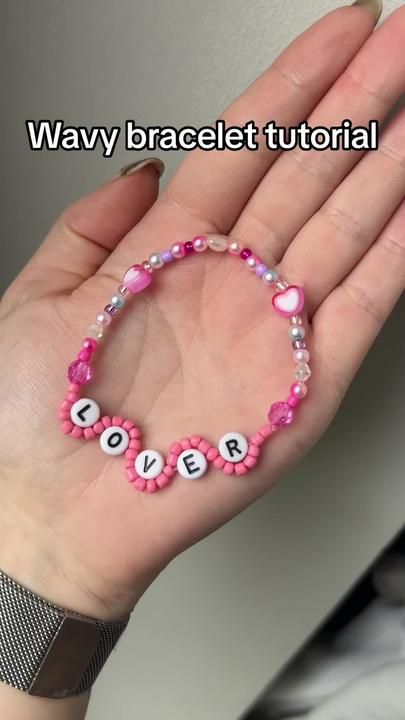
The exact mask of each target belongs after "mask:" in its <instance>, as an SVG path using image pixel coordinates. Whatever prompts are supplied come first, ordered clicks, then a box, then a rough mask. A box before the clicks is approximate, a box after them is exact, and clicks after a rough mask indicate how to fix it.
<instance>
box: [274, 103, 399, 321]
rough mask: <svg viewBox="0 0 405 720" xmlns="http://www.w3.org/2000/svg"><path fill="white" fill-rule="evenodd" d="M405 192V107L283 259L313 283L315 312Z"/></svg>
mask: <svg viewBox="0 0 405 720" xmlns="http://www.w3.org/2000/svg"><path fill="white" fill-rule="evenodd" d="M404 197H405V111H402V112H400V113H399V114H398V116H397V117H396V118H395V120H394V121H393V123H392V125H391V126H390V127H389V128H388V130H387V131H386V132H385V133H384V135H383V136H382V138H381V143H380V149H379V150H378V151H377V152H373V153H368V155H366V157H364V159H363V160H362V161H361V162H360V163H359V165H357V167H356V168H355V169H354V170H353V171H352V173H351V174H350V175H349V176H348V177H347V178H346V179H345V180H344V181H343V183H342V184H341V185H340V186H339V188H338V189H337V190H336V191H335V192H334V193H333V195H332V196H331V197H330V198H329V200H328V201H327V202H326V203H325V205H324V206H323V207H322V208H321V210H319V212H318V213H317V214H316V215H315V216H314V217H313V219H312V220H310V222H309V223H307V225H306V226H305V227H304V228H303V230H302V231H301V232H300V233H299V234H298V235H297V237H296V239H295V240H294V241H293V243H292V244H291V245H290V247H289V248H288V250H287V252H286V254H285V255H284V258H283V260H282V262H281V267H282V272H283V273H284V276H285V277H288V278H291V279H293V281H294V282H299V283H303V284H304V285H305V286H307V287H308V312H309V314H310V315H311V314H312V312H314V311H315V310H316V308H317V307H318V306H319V305H320V304H321V303H322V302H323V300H324V299H325V298H326V297H327V296H328V295H329V293H330V292H331V291H332V290H333V289H334V288H335V287H336V285H338V284H339V283H341V282H342V280H343V278H344V277H346V275H347V274H348V273H349V272H350V270H352V268H354V266H355V265H356V264H357V263H358V262H359V260H360V259H361V258H362V257H363V255H364V254H365V253H366V252H367V250H368V249H369V248H370V246H371V245H372V243H373V242H374V240H375V238H376V237H377V236H378V234H379V233H380V232H381V230H382V229H383V228H384V226H385V225H386V223H387V222H388V220H389V219H390V217H391V216H392V215H393V213H394V212H395V210H396V209H397V207H398V206H399V205H400V204H401V201H402V200H403V198H404Z"/></svg>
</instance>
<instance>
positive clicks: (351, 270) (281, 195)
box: [0, 7, 405, 619]
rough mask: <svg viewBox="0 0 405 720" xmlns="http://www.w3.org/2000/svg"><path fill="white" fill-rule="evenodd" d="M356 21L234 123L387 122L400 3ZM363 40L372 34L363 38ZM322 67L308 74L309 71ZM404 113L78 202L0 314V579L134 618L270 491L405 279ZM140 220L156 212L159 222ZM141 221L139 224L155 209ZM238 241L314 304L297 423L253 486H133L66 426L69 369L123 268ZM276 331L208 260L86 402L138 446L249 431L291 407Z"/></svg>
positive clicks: (258, 90)
mask: <svg viewBox="0 0 405 720" xmlns="http://www.w3.org/2000/svg"><path fill="white" fill-rule="evenodd" d="M372 30H373V18H372V16H371V14H370V13H369V11H368V10H367V9H366V8H364V7H347V8H342V9H340V10H337V11H336V12H334V13H332V14H330V15H328V16H327V17H326V18H324V19H323V20H321V21H320V22H319V23H318V24H316V25H315V26H314V27H312V28H311V29H310V30H309V31H308V32H306V33H305V34H304V35H303V36H302V37H301V38H299V39H298V40H297V41H296V42H295V43H294V44H293V45H292V46H291V47H290V48H289V49H288V50H286V52H285V53H283V54H282V55H281V57H280V58H279V59H278V60H277V61H276V62H275V64H274V65H273V67H272V68H270V70H268V71H267V72H266V73H265V74H264V75H263V76H262V77H261V78H259V79H258V80H257V81H256V82H255V83H254V84H253V85H252V86H251V87H250V88H249V89H248V90H247V91H246V92H245V93H244V94H243V95H242V96H241V97H240V98H239V99H238V100H237V101H236V102H235V103H234V104H233V105H232V106H231V107H230V108H229V109H228V110H227V111H226V112H225V113H224V116H223V117H224V118H225V120H226V122H227V123H229V124H244V123H245V122H246V121H248V120H254V121H255V122H256V124H257V125H258V126H262V125H264V124H265V123H266V122H267V121H268V120H269V119H270V118H273V119H274V120H275V121H276V122H277V124H278V125H285V126H290V125H294V124H298V123H299V122H301V121H302V120H304V119H306V118H309V123H310V125H327V126H329V125H338V124H340V123H341V122H342V121H343V119H345V118H347V117H349V118H350V119H352V121H353V123H354V124H355V125H365V124H367V123H368V121H369V119H371V118H373V119H379V120H383V119H384V118H385V116H386V115H387V113H388V112H389V110H390V109H391V107H392V105H393V104H394V103H395V101H396V100H397V99H398V97H399V96H400V95H401V93H402V92H403V91H404V89H405V55H404V53H403V44H404V37H405V9H402V10H399V11H398V12H396V13H395V14H394V15H393V16H392V17H391V18H390V19H389V20H388V21H387V22H386V23H385V24H384V25H383V26H382V28H381V29H379V30H378V31H377V32H376V33H375V34H374V35H371V33H372ZM370 36H371V37H370ZM314 58H315V59H316V62H314V61H313V60H314ZM404 153H405V115H404V113H401V114H400V115H399V116H398V117H397V118H396V119H395V120H394V122H393V123H392V125H391V126H390V127H389V128H388V129H387V130H386V131H385V133H384V135H383V136H382V138H381V147H380V150H379V151H378V152H373V153H369V154H368V155H366V156H363V157H360V155H359V154H358V153H354V152H333V153H332V152H323V153H316V152H308V153H303V152H299V151H294V152H291V153H285V154H284V155H282V156H279V157H276V155H275V154H274V153H270V152H269V151H267V150H266V148H265V147H264V146H263V147H262V148H261V149H260V150H259V151H257V152H229V153H203V152H195V153H193V154H192V155H190V156H189V157H188V158H187V160H186V161H185V162H184V163H183V164H182V166H181V168H180V170H179V171H178V173H177V174H176V176H175V178H174V179H173V180H172V182H171V183H170V184H169V186H168V187H167V189H166V190H165V191H164V192H163V194H162V195H161V197H160V199H159V200H158V201H157V202H155V200H156V195H157V190H158V188H157V186H158V176H157V173H156V171H155V169H154V168H153V166H151V165H149V166H146V167H145V168H143V169H142V170H141V171H139V172H138V173H136V174H133V175H130V176H128V177H121V178H119V179H116V180H114V181H112V182H111V183H109V184H107V185H105V186H104V187H103V188H101V189H100V190H98V191H97V192H96V193H94V194H93V195H91V196H89V197H87V198H84V199H83V200H81V201H79V202H78V203H77V204H76V205H74V206H73V207H71V208H70V209H69V210H67V211H66V212H65V213H64V215H63V216H62V217H61V218H60V219H59V220H58V222H57V223H56V225H55V227H54V228H53V229H52V230H51V232H50V234H49V236H48V238H47V239H46V240H45V242H44V244H43V246H42V247H41V248H40V250H39V251H38V253H37V254H36V255H35V256H34V258H33V259H32V260H31V262H30V263H29V264H28V266H27V267H26V268H25V269H24V270H23V272H22V273H21V275H20V276H19V277H18V278H17V280H16V281H15V282H14V283H13V284H12V285H11V287H10V288H9V290H8V291H7V293H6V295H5V297H4V299H3V301H2V304H1V327H0V337H1V356H2V372H1V375H0V398H1V407H2V413H1V416H0V437H1V440H2V442H1V448H2V449H1V455H0V481H1V496H2V503H1V510H0V548H1V550H0V567H1V568H2V569H3V570H4V571H5V572H8V573H9V574H11V575H12V576H13V577H15V578H16V579H18V580H19V581H20V582H22V583H24V584H26V585H28V586H29V587H31V588H32V589H34V590H36V591H37V592H39V593H40V594H43V595H45V596H46V597H48V598H49V599H50V600H53V601H55V602H58V603H60V604H61V605H63V606H64V607H70V608H72V609H74V610H78V611H81V612H83V613H86V614H89V615H93V616H96V617H100V618H111V619H113V618H120V617H122V616H123V615H125V614H126V613H128V612H129V611H130V610H131V609H132V607H133V606H134V604H135V602H136V601H137V599H138V598H139V596H140V595H141V594H142V593H143V591H144V590H145V588H146V587H147V586H148V584H149V583H150V582H151V581H152V580H153V578H154V577H155V576H156V575H157V574H158V573H159V571H160V570H161V569H162V568H163V567H164V566H165V565H166V564H167V563H168V562H169V561H170V560H171V559H172V558H173V557H174V556H175V555H176V554H178V553H179V552H181V551H182V550H183V549H185V548H187V547H188V546H190V545H191V544H192V543H194V542H196V541H197V540H198V539H200V538H202V537H204V536H205V535H206V534H207V533H209V532H211V531H212V530H214V529H215V528H218V527H219V526H220V525H221V524H223V523H225V522H226V521H227V520H229V519H230V518H231V517H232V516H234V515H235V514H236V513H239V512H240V511H241V510H243V509H244V508H245V507H246V506H247V505H248V504H249V503H251V502H252V501H253V500H255V499H256V498H257V497H259V496H260V495H261V494H263V493H265V492H266V491H267V490H268V489H269V488H270V487H271V486H272V485H273V483H274V482H275V481H276V480H277V478H279V477H280V475H281V474H282V473H284V472H285V470H286V469H287V468H288V467H289V466H291V465H292V464H293V463H296V462H297V461H298V460H299V459H300V458H301V457H302V455H303V454H304V453H305V452H306V451H307V450H308V448H309V447H310V446H311V445H312V444H313V443H314V442H316V441H317V440H318V438H319V437H320V436H321V435H322V433H323V432H324V430H325V428H326V427H327V425H328V423H329V422H330V420H331V418H332V417H333V415H334V414H335V412H336V410H337V408H338V406H339V403H340V401H341V400H342V398H343V396H344V394H345V392H346V390H347V388H348V386H349V384H350V382H351V380H352V378H353V376H354V374H355V372H356V370H357V368H358V367H359V365H360V363H361V361H362V359H363V358H364V356H365V354H366V353H367V351H368V349H369V348H370V345H371V344H372V342H373V340H374V338H375V337H376V335H377V333H378V332H379V330H380V328H381V325H382V324H383V322H384V321H385V319H386V318H387V317H388V315H389V313H390V312H391V310H392V308H393V306H394V305H395V303H396V301H397V299H398V297H399V296H400V294H401V293H402V290H403V287H404V280H405V242H404V229H405V205H404V204H403V199H404V187H405V162H404ZM148 210H149V212H147V211H148ZM145 213H146V214H145ZM210 232H220V233H224V234H230V235H231V236H232V237H234V238H236V239H237V240H239V241H240V242H241V243H242V244H243V245H247V246H251V247H252V248H253V249H254V251H255V252H257V253H258V254H260V255H261V256H262V257H263V259H264V260H265V261H266V262H267V264H268V265H270V266H278V267H279V269H280V272H281V274H282V276H283V277H285V278H286V279H287V280H288V281H289V282H290V283H291V282H297V283H299V284H300V285H303V286H304V287H305V290H306V296H307V303H308V323H309V329H308V335H309V339H310V343H309V344H310V350H311V355H312V361H311V366H312V369H313V377H312V378H311V381H310V393H309V396H308V399H307V400H306V401H305V403H303V404H302V407H301V408H300V410H299V414H298V416H297V419H296V422H295V423H294V424H293V425H292V426H290V427H289V428H287V429H285V430H283V431H282V432H280V433H279V434H277V435H276V436H275V437H274V438H272V439H271V440H270V441H269V443H268V444H267V445H266V449H265V451H264V454H263V455H262V458H261V462H260V464H259V466H258V467H257V469H256V470H255V471H254V472H253V473H252V474H249V475H248V476H247V477H246V478H235V477H231V478H227V477H225V476H224V475H223V474H222V473H220V472H218V473H216V472H214V471H213V470H210V472H209V474H207V476H206V477H205V478H204V479H203V480H201V481H199V482H188V481H185V480H182V479H181V478H179V477H177V478H176V479H175V481H174V482H173V484H172V485H171V486H170V488H169V489H167V490H164V491H162V492H160V493H157V494H156V495H153V496H148V495H145V494H139V493H137V492H135V491H134V490H133V488H132V487H131V486H130V485H129V484H128V483H127V482H126V481H125V478H124V472H123V468H124V462H123V458H120V459H111V458H109V457H107V456H106V455H104V454H103V453H102V452H101V451H100V448H99V445H98V442H97V441H94V442H93V443H85V442H82V441H80V440H79V441H77V440H74V439H72V438H69V437H64V436H63V435H62V434H61V433H60V429H59V424H58V422H57V420H56V415H57V410H58V407H59V405H60V402H61V400H62V399H63V396H64V393H65V390H66V369H67V365H68V363H69V362H70V361H71V360H72V359H74V357H75V354H76V352H77V349H78V346H79V343H80V342H81V340H82V338H83V337H84V336H85V334H86V327H87V326H88V325H89V324H90V323H91V322H93V319H94V317H95V315H96V314H97V312H99V311H100V310H101V309H102V308H103V307H104V305H105V304H106V301H107V300H108V298H109V297H110V295H111V293H112V292H114V291H115V289H116V286H117V285H118V284H119V283H120V281H121V279H122V277H123V274H124V272H125V270H126V269H127V268H128V267H129V266H130V265H132V264H133V263H135V262H141V261H142V260H143V259H144V258H145V257H147V256H148V255H149V254H150V253H151V252H152V251H153V250H159V249H163V248H165V247H168V246H169V247H170V245H171V244H172V243H173V242H175V241H184V240H187V239H190V238H192V237H193V236H195V235H196V234H203V233H210ZM285 330H286V325H285V322H282V321H280V319H279V318H277V317H275V315H274V313H273V312H271V311H270V305H269V294H268V292H266V290H265V289H264V287H263V286H262V285H261V284H260V283H258V282H254V281H253V279H252V278H251V277H250V276H249V274H248V273H246V271H245V269H244V268H243V267H242V264H241V263H238V261H237V260H235V259H231V258H229V257H228V256H227V257H224V256H222V255H217V254H214V253H209V252H207V253H206V254H205V255H203V256H201V257H199V258H195V257H194V258H190V259H187V260H186V261H183V262H182V263H181V264H178V265H177V267H170V268H167V269H166V270H165V271H164V272H162V273H156V275H155V282H154V285H153V288H152V289H150V290H148V291H147V292H146V293H144V294H143V295H142V296H137V297H136V298H135V299H134V300H133V301H131V306H130V307H128V308H127V309H126V311H125V313H124V314H123V315H122V321H119V323H118V324H117V325H116V326H115V328H114V330H113V331H112V332H111V333H110V334H109V337H108V340H107V341H106V343H105V346H104V349H103V350H102V352H101V354H100V357H99V358H97V360H96V380H95V382H94V384H93V386H92V387H91V389H89V394H90V396H91V397H94V398H95V399H97V401H99V403H100V404H101V407H102V408H103V411H104V412H105V413H106V414H108V413H110V414H113V413H114V414H118V413H120V414H122V415H124V416H126V417H130V418H132V419H134V420H136V422H137V423H138V424H139V426H140V427H141V428H142V431H143V440H144V447H152V448H156V449H159V450H161V451H162V452H164V453H165V452H166V451H167V450H168V447H169V445H170V444H171V442H173V441H174V440H176V439H179V438H181V437H182V436H184V435H189V434H193V433H199V434H201V435H203V436H205V437H206V438H208V439H211V440H212V442H215V441H216V440H217V439H218V438H219V437H220V436H221V435H222V434H223V433H224V432H226V431H228V430H231V429H238V430H239V431H241V432H243V433H245V434H246V435H249V434H250V433H252V431H253V430H255V429H256V428H257V427H258V426H260V424H262V423H263V421H264V420H265V417H266V413H267V411H268V408H269V406H270V405H271V404H272V403H273V402H274V401H276V400H278V399H282V398H284V397H285V394H286V391H287V390H288V388H289V385H290V384H291V370H292V361H291V358H290V352H291V351H290V345H289V343H288V340H287V339H286V332H285Z"/></svg>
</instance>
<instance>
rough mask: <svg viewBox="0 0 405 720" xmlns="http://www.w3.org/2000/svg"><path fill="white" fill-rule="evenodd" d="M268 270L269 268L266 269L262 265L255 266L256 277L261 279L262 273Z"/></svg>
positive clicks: (265, 266)
mask: <svg viewBox="0 0 405 720" xmlns="http://www.w3.org/2000/svg"><path fill="white" fill-rule="evenodd" d="M268 269H269V268H268V267H267V265H265V264H264V263H260V265H257V266H256V270H255V273H256V275H257V277H260V278H261V277H263V275H264V273H266V272H267V270H268Z"/></svg>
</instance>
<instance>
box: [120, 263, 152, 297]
mask: <svg viewBox="0 0 405 720" xmlns="http://www.w3.org/2000/svg"><path fill="white" fill-rule="evenodd" d="M122 282H123V284H124V285H125V286H126V287H127V288H128V290H129V291H130V292H131V293H138V292H141V291H142V290H145V288H147V287H148V286H149V285H150V284H151V282H152V275H151V274H150V273H148V272H147V271H146V270H145V268H143V267H142V265H133V266H132V267H130V268H129V270H127V272H126V273H125V275H124V279H123V281H122Z"/></svg>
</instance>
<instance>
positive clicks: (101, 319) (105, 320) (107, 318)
mask: <svg viewBox="0 0 405 720" xmlns="http://www.w3.org/2000/svg"><path fill="white" fill-rule="evenodd" d="M110 322H111V315H109V314H108V313H104V312H102V313H99V314H98V315H97V317H96V323H98V325H104V326H106V325H109V324H110Z"/></svg>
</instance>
